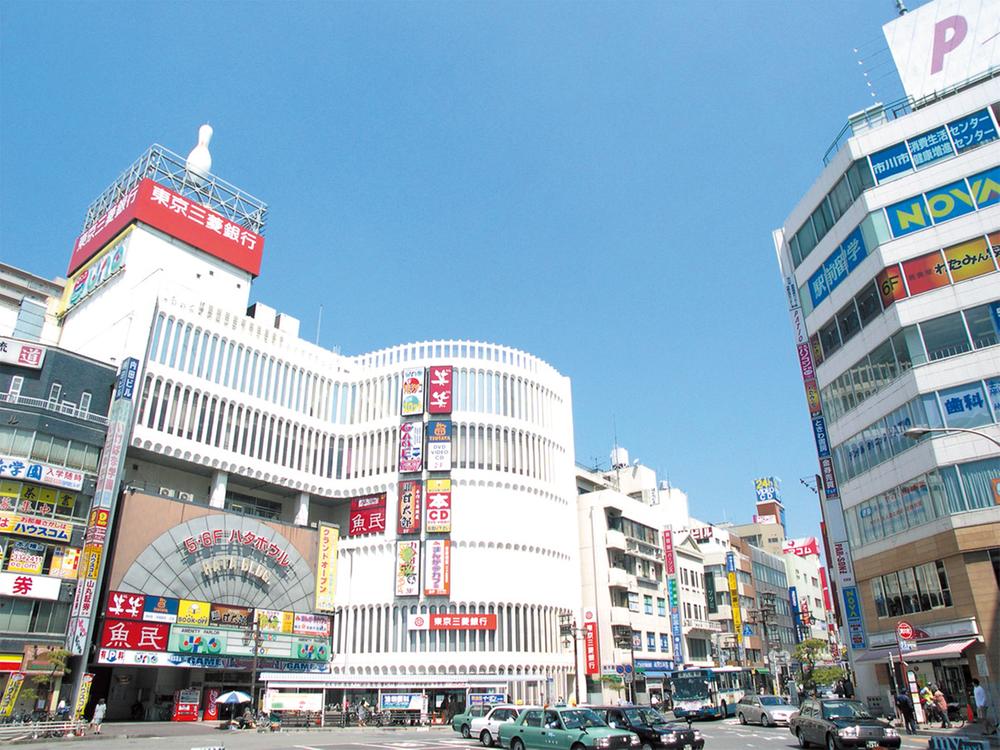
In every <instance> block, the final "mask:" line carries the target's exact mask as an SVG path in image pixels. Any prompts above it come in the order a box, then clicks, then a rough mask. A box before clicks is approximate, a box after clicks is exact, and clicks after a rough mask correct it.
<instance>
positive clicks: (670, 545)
mask: <svg viewBox="0 0 1000 750" xmlns="http://www.w3.org/2000/svg"><path fill="white" fill-rule="evenodd" d="M676 559H677V558H676V557H675V556H674V532H673V531H671V530H670V529H667V530H666V531H664V532H663V572H664V573H665V574H666V575H668V576H672V575H674V573H675V572H676Z"/></svg>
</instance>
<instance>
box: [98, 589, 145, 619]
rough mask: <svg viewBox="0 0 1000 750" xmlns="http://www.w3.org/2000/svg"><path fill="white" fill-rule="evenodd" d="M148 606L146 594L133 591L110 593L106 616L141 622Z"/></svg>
mask: <svg viewBox="0 0 1000 750" xmlns="http://www.w3.org/2000/svg"><path fill="white" fill-rule="evenodd" d="M145 606H146V596H145V594H133V593H132V592H131V591H109V592H108V606H107V609H106V614H107V615H108V617H116V618H118V619H120V620H141V619H142V613H143V609H144V608H145Z"/></svg>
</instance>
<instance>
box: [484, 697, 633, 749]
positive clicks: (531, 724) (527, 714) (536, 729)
mask: <svg viewBox="0 0 1000 750" xmlns="http://www.w3.org/2000/svg"><path fill="white" fill-rule="evenodd" d="M497 738H498V739H499V741H500V747H502V748H505V750H638V747H639V744H640V742H639V735H637V734H635V733H633V732H628V731H625V730H623V729H612V728H611V727H609V726H608V725H607V724H606V723H605V722H604V720H603V719H602V718H601V717H600V716H598V715H597V713H596V712H594V711H591V710H590V709H589V708H580V707H575V708H573V707H569V706H555V707H546V708H539V707H537V706H532V707H529V708H525V709H524V710H523V711H522V712H521V715H520V716H518V717H517V721H514V722H505V723H503V724H501V725H500V731H499V732H498V733H497Z"/></svg>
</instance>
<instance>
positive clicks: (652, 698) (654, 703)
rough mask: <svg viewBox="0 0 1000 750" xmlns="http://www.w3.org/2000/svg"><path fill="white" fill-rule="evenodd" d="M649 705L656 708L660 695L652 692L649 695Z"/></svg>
mask: <svg viewBox="0 0 1000 750" xmlns="http://www.w3.org/2000/svg"><path fill="white" fill-rule="evenodd" d="M649 705H650V706H652V707H653V708H656V707H657V706H659V705H660V696H659V695H657V694H656V693H653V694H652V695H651V696H649Z"/></svg>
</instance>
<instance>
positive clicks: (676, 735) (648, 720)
mask: <svg viewBox="0 0 1000 750" xmlns="http://www.w3.org/2000/svg"><path fill="white" fill-rule="evenodd" d="M589 708H590V709H591V710H592V711H594V712H595V713H596V714H597V715H598V716H600V717H601V718H602V719H604V721H605V722H607V724H608V726H609V727H614V728H615V729H627V730H629V731H630V732H635V733H636V734H637V735H639V741H640V742H641V743H642V748H641V750H652V748H669V750H701V749H702V748H703V747H705V738H704V737H703V736H702V734H701V732H699V731H698V730H697V729H691V727H690V726H688V725H686V724H677V723H672V722H669V721H667V719H666V718H665V717H664V716H663V714H661V713H660V712H659V711H657V710H656V709H655V708H650V707H649V706H589Z"/></svg>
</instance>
